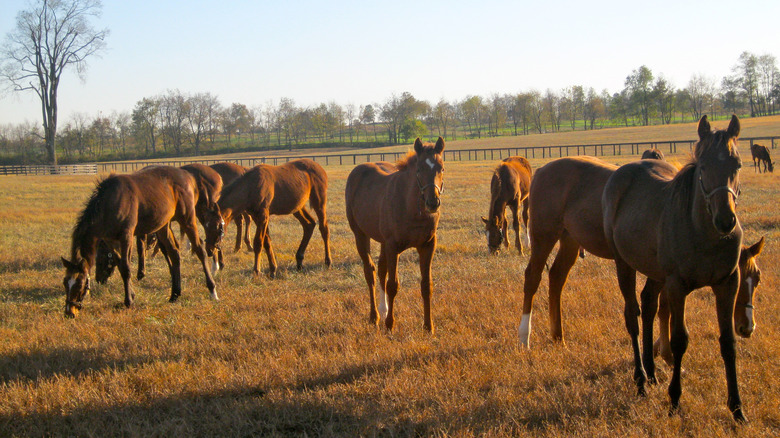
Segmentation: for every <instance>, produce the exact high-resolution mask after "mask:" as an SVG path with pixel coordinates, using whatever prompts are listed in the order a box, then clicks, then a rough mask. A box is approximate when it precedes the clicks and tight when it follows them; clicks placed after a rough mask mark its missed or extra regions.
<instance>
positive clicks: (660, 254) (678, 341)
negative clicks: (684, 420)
mask: <svg viewBox="0 0 780 438" xmlns="http://www.w3.org/2000/svg"><path fill="white" fill-rule="evenodd" d="M739 131H740V125H739V119H738V118H737V117H736V116H733V117H732V119H731V123H730V124H729V126H728V129H727V130H725V131H711V128H710V124H709V122H708V121H707V116H704V117H702V119H701V120H700V121H699V127H698V133H699V142H698V143H697V144H696V147H695V149H694V154H693V160H692V161H691V162H690V163H689V164H687V165H686V166H685V167H683V168H682V169H681V170H680V171H679V172H677V169H676V168H675V167H673V166H671V165H669V164H668V163H666V162H663V161H658V160H642V161H640V162H637V163H631V164H627V165H625V166H623V167H621V168H620V169H618V170H617V171H615V173H614V174H613V175H612V177H610V179H609V181H608V182H607V185H606V186H605V188H604V194H603V199H602V205H603V211H604V234H605V237H606V239H607V242H608V243H609V246H610V248H611V249H612V252H613V254H614V255H615V266H616V268H617V277H618V284H619V285H620V290H621V292H622V294H623V298H624V300H625V310H624V315H625V319H626V328H627V329H628V332H629V335H630V337H631V344H632V349H633V356H634V379H635V382H636V384H637V387H638V390H639V393H640V394H644V385H645V383H646V381H647V380H649V381H650V382H651V383H653V382H654V381H655V364H654V362H653V342H652V338H653V319H654V317H655V314H656V311H657V308H658V293H659V292H660V290H661V289H662V288H664V289H665V291H666V295H667V299H668V304H669V311H670V312H671V349H672V356H673V359H674V365H673V366H674V370H673V374H672V379H671V382H670V384H669V396H670V398H671V403H672V410H673V411H676V410H677V409H678V408H679V403H680V395H681V393H682V387H681V382H680V379H681V369H682V359H683V355H684V354H685V350H686V349H687V346H688V331H687V329H686V327H685V301H686V298H687V296H688V294H689V293H690V292H691V291H693V290H694V289H697V288H701V287H704V286H710V287H711V288H712V291H713V292H714V294H715V302H716V309H717V315H718V325H719V328H720V351H721V356H722V357H723V362H724V364H725V368H726V381H727V386H728V407H729V410H730V411H731V412H732V414H733V416H734V419H735V420H737V421H739V422H741V421H744V420H745V416H744V413H743V412H742V401H741V400H740V396H739V388H738V385H737V368H736V351H735V334H734V321H733V319H734V307H735V300H736V297H737V292H738V290H739V284H740V273H739V269H738V268H737V266H738V262H739V258H740V249H741V244H742V228H741V227H740V224H739V220H738V219H737V215H736V212H735V207H736V202H737V197H738V194H739V169H740V167H741V165H742V162H741V160H740V157H739V152H738V151H737V138H738V136H739ZM637 271H638V272H641V273H643V274H644V275H646V276H647V278H648V280H647V283H646V284H645V288H644V289H643V290H642V293H641V302H642V306H641V312H640V306H639V303H638V302H637V298H636V290H635V287H636V272H637ZM640 313H641V316H642V327H643V335H642V342H643V348H642V352H641V354H640V350H639V339H638V336H639V324H638V318H639V316H640ZM740 334H743V333H740Z"/></svg>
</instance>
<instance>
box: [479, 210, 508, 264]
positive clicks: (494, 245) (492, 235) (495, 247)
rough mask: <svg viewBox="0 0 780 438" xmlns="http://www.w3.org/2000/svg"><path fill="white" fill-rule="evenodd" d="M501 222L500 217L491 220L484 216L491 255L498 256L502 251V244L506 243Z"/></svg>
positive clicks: (483, 220)
mask: <svg viewBox="0 0 780 438" xmlns="http://www.w3.org/2000/svg"><path fill="white" fill-rule="evenodd" d="M501 220H502V218H501V217H500V216H499V215H493V217H491V218H490V219H488V218H486V217H485V216H482V222H484V223H485V234H487V244H488V251H490V253H491V254H498V253H499V252H500V251H501V244H502V243H505V242H506V236H505V235H504V229H503V227H502V225H503V224H502V223H501Z"/></svg>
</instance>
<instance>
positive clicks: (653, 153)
mask: <svg viewBox="0 0 780 438" xmlns="http://www.w3.org/2000/svg"><path fill="white" fill-rule="evenodd" d="M642 159H643V160H648V159H652V160H663V159H664V153H663V152H661V150H660V149H656V148H650V149H647V150H646V151H644V152H642Z"/></svg>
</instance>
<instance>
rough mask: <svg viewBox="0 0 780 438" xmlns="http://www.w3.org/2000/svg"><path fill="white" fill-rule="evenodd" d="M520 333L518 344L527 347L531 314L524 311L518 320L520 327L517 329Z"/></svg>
mask: <svg viewBox="0 0 780 438" xmlns="http://www.w3.org/2000/svg"><path fill="white" fill-rule="evenodd" d="M518 333H519V334H520V346H521V347H525V348H528V340H529V338H530V337H531V314H530V313H524V314H523V317H522V319H521V320H520V328H519V329H518Z"/></svg>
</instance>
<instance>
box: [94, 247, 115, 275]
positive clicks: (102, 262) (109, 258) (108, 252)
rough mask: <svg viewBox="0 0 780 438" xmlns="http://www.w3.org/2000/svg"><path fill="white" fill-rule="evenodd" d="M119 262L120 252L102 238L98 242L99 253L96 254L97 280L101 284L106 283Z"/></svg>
mask: <svg viewBox="0 0 780 438" xmlns="http://www.w3.org/2000/svg"><path fill="white" fill-rule="evenodd" d="M118 264H119V254H118V253H117V252H116V251H114V249H113V248H111V247H110V246H108V244H107V243H106V242H105V241H104V240H103V239H101V240H100V241H99V242H98V247H97V255H96V256H95V281H97V282H98V283H99V284H105V283H106V281H108V279H109V277H111V274H113V273H114V268H116V266H117V265H118Z"/></svg>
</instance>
